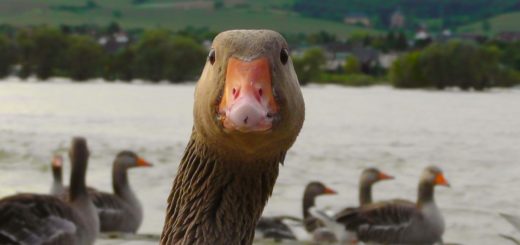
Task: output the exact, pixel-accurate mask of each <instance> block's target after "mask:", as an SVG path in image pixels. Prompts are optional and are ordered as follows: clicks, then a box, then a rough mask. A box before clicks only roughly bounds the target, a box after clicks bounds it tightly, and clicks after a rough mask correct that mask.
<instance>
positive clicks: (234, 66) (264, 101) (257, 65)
mask: <svg viewBox="0 0 520 245" xmlns="http://www.w3.org/2000/svg"><path fill="white" fill-rule="evenodd" d="M218 112H219V115H220V120H221V122H222V125H223V126H224V128H225V129H228V130H237V131H240V132H242V133H247V132H262V131H267V130H270V129H271V128H272V125H273V117H274V116H275V115H276V113H277V112H278V105H277V103H276V101H275V99H274V95H273V87H272V82H271V68H270V65H269V60H268V59H267V58H266V57H261V58H257V59H255V60H252V61H243V60H240V59H237V58H234V57H231V58H229V60H228V65H227V71H226V82H225V86H224V92H223V96H222V100H221V102H220V104H219V105H218Z"/></svg>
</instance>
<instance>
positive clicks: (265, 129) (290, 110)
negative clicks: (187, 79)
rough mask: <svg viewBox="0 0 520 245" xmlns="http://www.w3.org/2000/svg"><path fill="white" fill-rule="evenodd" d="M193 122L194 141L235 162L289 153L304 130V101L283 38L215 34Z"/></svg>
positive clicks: (263, 33) (264, 33)
mask: <svg viewBox="0 0 520 245" xmlns="http://www.w3.org/2000/svg"><path fill="white" fill-rule="evenodd" d="M194 117H195V120H194V121H195V122H194V130H196V131H197V133H198V136H199V137H200V138H201V139H202V140H204V141H205V142H207V143H208V144H213V145H218V147H216V148H218V149H222V150H224V151H226V153H227V154H229V155H230V156H233V157H235V158H236V157H240V158H243V159H244V158H245V159H247V158H251V156H255V157H256V158H258V157H262V156H263V155H265V154H268V153H269V152H272V149H273V148H276V149H277V151H279V152H285V151H287V150H288V149H289V148H290V146H291V145H292V144H293V142H294V141H295V139H296V137H297V135H298V133H299V132H300V129H301V127H302V125H303V120H304V101H303V96H302V94H301V90H300V87H299V83H298V79H297V76H296V73H295V72H294V68H293V65H292V61H291V58H290V57H289V51H288V45H287V42H286V41H285V39H284V38H283V37H282V36H281V35H280V34H278V33H277V32H274V31H269V30H233V31H226V32H223V33H220V34H219V35H217V36H216V37H215V39H214V41H213V44H212V48H211V50H210V51H209V54H208V58H207V61H206V64H205V67H204V70H203V72H202V75H201V77H200V80H199V81H198V84H197V87H196V90H195V107H194ZM237 149H239V150H237Z"/></svg>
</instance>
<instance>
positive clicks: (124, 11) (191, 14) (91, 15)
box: [0, 0, 373, 36]
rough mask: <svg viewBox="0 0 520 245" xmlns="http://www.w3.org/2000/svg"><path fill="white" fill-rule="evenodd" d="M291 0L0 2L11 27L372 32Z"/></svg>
mask: <svg viewBox="0 0 520 245" xmlns="http://www.w3.org/2000/svg"><path fill="white" fill-rule="evenodd" d="M293 2H294V1H293V0H267V1H254V0H215V1H213V0H174V1H171V0H170V1H168V0H95V1H94V0H89V1H85V0H46V1H42V0H2V1H0V23H8V24H12V25H18V26H20V25H38V24H47V25H60V24H69V25H80V24H98V25H106V24H108V23H110V22H112V21H117V22H118V23H120V24H121V25H122V26H123V27H125V28H134V27H138V28H150V27H162V28H169V29H172V30H179V29H183V28H185V27H187V26H193V27H204V26H207V27H209V28H210V29H211V30H214V31H221V30H226V29H236V28H269V29H275V30H278V31H280V32H285V33H300V32H301V33H314V32H318V31H321V30H324V31H327V32H331V33H334V34H336V35H338V36H347V35H348V34H349V33H351V32H352V31H368V32H370V31H373V30H371V29H367V28H361V27H357V26H352V25H346V24H343V23H340V22H335V21H331V20H324V19H317V18H312V17H305V16H301V15H300V14H298V13H295V12H293V11H292V10H291V9H292V6H293Z"/></svg>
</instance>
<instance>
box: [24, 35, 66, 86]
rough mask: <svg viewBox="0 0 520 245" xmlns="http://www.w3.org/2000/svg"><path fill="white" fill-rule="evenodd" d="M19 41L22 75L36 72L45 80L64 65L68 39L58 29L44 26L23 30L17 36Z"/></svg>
mask: <svg viewBox="0 0 520 245" xmlns="http://www.w3.org/2000/svg"><path fill="white" fill-rule="evenodd" d="M17 43H18V46H19V49H20V63H21V64H22V71H21V76H22V77H26V76H27V75H29V74H31V73H34V74H36V76H37V77H38V78H39V79H42V80H45V79H48V78H49V77H51V76H53V75H55V72H56V71H57V70H59V69H60V68H62V67H63V65H64V61H65V59H64V52H65V50H66V47H67V40H66V36H65V35H64V34H62V32H60V31H59V30H57V29H52V28H45V27H43V28H36V29H30V30H25V31H22V32H20V33H19V34H18V36H17Z"/></svg>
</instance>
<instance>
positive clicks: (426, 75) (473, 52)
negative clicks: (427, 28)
mask: <svg viewBox="0 0 520 245" xmlns="http://www.w3.org/2000/svg"><path fill="white" fill-rule="evenodd" d="M499 59H500V51H499V50H498V48H496V47H481V46H477V45H476V44H473V43H467V42H460V41H453V42H449V43H436V44H433V45H430V46H429V47H428V48H426V49H424V50H423V51H415V52H412V53H409V54H406V55H404V56H402V57H401V58H399V59H398V60H397V61H396V62H395V63H394V64H393V66H392V68H391V71H390V75H391V80H392V82H393V83H394V85H395V86H396V87H405V88H413V87H436V88H439V89H443V88H445V87H449V86H450V87H452V86H455V87H459V88H462V89H469V88H474V89H477V90H481V89H485V88H487V87H490V86H504V85H510V84H511V83H510V82H509V81H510V80H509V79H510V77H507V76H505V75H504V74H507V73H508V71H504V70H503V69H501V65H500V60H499ZM504 72H506V73H504Z"/></svg>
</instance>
